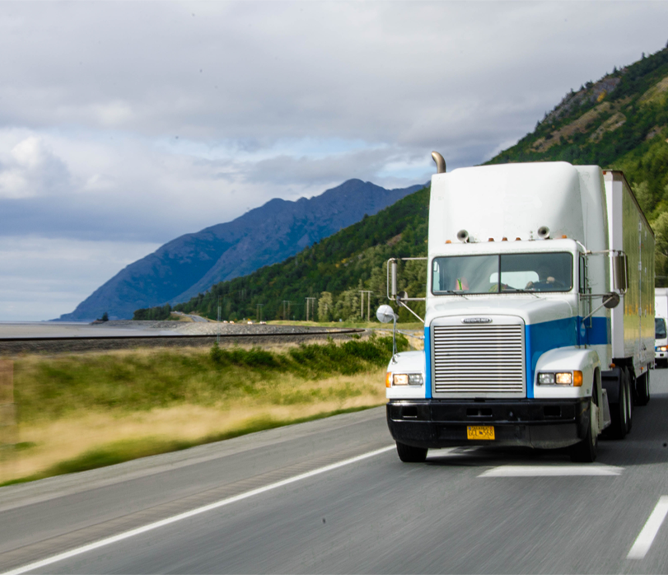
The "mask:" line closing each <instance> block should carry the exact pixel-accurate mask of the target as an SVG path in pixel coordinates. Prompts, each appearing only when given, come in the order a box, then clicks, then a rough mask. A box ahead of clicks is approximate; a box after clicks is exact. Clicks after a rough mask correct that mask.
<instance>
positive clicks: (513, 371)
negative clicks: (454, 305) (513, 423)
mask: <svg viewBox="0 0 668 575" xmlns="http://www.w3.org/2000/svg"><path fill="white" fill-rule="evenodd" d="M433 333H434V336H433V340H434V342H433V353H434V355H433V358H434V360H433V366H434V371H433V386H434V397H438V396H443V395H447V396H448V397H453V396H460V397H472V396H474V397H490V396H497V395H500V394H502V395H503V396H504V397H520V396H521V397H523V396H524V395H525V386H524V324H523V323H520V324H518V323H514V324H511V325H508V324H505V325H504V324H497V323H496V322H495V323H493V324H484V325H478V324H474V325H462V324H461V323H459V321H458V322H457V324H455V325H441V326H438V325H436V326H434V328H433Z"/></svg>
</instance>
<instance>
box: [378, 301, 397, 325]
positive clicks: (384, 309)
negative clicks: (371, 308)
mask: <svg viewBox="0 0 668 575" xmlns="http://www.w3.org/2000/svg"><path fill="white" fill-rule="evenodd" d="M376 317H377V318H378V321H379V322H380V323H390V322H391V321H394V320H396V319H397V316H396V315H395V313H394V310H393V309H392V308H391V307H390V306H389V305H381V306H380V307H379V308H378V311H376Z"/></svg>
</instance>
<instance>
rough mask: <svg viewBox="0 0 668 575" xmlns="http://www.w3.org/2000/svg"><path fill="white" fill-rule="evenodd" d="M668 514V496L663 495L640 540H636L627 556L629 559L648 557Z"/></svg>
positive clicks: (643, 529) (639, 535)
mask: <svg viewBox="0 0 668 575" xmlns="http://www.w3.org/2000/svg"><path fill="white" fill-rule="evenodd" d="M667 513H668V495H662V496H661V497H660V498H659V501H658V503H657V504H656V506H655V507H654V511H652V514H651V515H650V516H649V519H648V520H647V523H645V526H644V527H643V528H642V531H641V532H640V533H639V534H638V538H637V539H636V540H635V543H634V544H633V547H631V551H629V554H628V555H627V556H626V558H627V559H643V558H644V557H645V555H647V552H648V551H649V548H650V547H651V546H652V543H653V542H654V538H655V537H656V534H657V533H658V532H659V529H660V528H661V524H662V523H663V520H664V519H665V518H666V514H667Z"/></svg>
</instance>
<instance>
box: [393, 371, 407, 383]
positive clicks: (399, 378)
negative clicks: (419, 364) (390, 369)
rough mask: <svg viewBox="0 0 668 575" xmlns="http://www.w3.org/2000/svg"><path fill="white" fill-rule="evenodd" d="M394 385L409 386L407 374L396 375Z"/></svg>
mask: <svg viewBox="0 0 668 575" xmlns="http://www.w3.org/2000/svg"><path fill="white" fill-rule="evenodd" d="M393 383H394V385H408V375H406V374H405V373H395V374H394V382H393Z"/></svg>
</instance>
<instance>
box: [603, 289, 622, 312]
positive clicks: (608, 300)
mask: <svg viewBox="0 0 668 575" xmlns="http://www.w3.org/2000/svg"><path fill="white" fill-rule="evenodd" d="M603 305H604V306H605V307H606V308H608V309H614V308H616V307H617V306H618V305H619V294H618V293H616V292H612V293H609V294H608V295H605V296H603Z"/></svg>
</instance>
